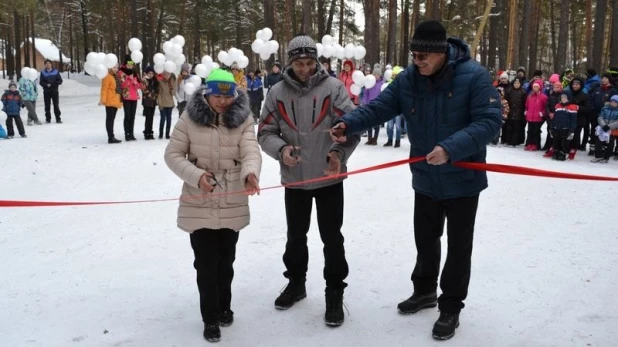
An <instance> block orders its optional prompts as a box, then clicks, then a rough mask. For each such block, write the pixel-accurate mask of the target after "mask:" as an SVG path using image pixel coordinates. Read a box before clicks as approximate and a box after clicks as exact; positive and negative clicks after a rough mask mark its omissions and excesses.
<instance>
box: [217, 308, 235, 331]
mask: <svg viewBox="0 0 618 347" xmlns="http://www.w3.org/2000/svg"><path fill="white" fill-rule="evenodd" d="M232 323H234V311H232V310H225V311H223V313H221V318H219V325H221V326H222V327H229V326H230V325H232Z"/></svg>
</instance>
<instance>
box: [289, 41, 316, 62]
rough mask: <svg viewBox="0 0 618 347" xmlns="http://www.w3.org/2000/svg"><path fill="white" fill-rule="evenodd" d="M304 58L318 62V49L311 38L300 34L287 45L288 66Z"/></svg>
mask: <svg viewBox="0 0 618 347" xmlns="http://www.w3.org/2000/svg"><path fill="white" fill-rule="evenodd" d="M304 58H313V59H315V60H318V48H317V46H316V45H315V41H313V39H312V38H311V37H309V36H307V35H302V34H301V35H298V36H296V37H294V38H293V39H292V40H291V41H290V44H289V45H288V64H291V63H292V62H293V61H294V60H296V59H304Z"/></svg>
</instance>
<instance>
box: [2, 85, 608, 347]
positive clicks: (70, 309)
mask: <svg viewBox="0 0 618 347" xmlns="http://www.w3.org/2000/svg"><path fill="white" fill-rule="evenodd" d="M85 83H86V84H87V86H84V85H81V84H77V83H75V82H71V83H67V84H66V86H65V87H64V90H63V91H61V108H62V111H63V120H64V121H65V124H63V125H56V124H51V125H43V126H35V127H27V129H26V131H27V133H28V139H14V140H10V141H0V151H1V152H2V162H3V165H2V167H1V168H0V176H1V177H3V179H4V185H3V186H2V188H1V189H2V190H1V191H2V194H0V199H24V200H25V199H28V200H34V199H40V200H72V201H80V200H81V201H86V200H134V199H157V198H170V197H177V196H178V194H179V192H180V185H181V183H180V180H179V179H178V178H177V177H176V176H174V175H173V174H172V173H171V172H170V171H169V169H168V168H167V167H166V165H165V163H164V162H163V158H162V155H163V151H164V148H165V145H166V141H165V140H155V141H148V142H147V141H144V140H142V138H143V137H142V136H137V137H138V141H136V142H132V143H124V142H123V143H122V144H119V145H113V146H112V145H108V144H107V143H106V136H105V127H104V110H103V109H102V108H100V107H97V106H96V104H97V101H98V95H97V92H98V86H97V81H86V82H85ZM4 85H6V81H0V87H3V86H4ZM75 93H78V94H79V95H78V96H69V94H75ZM41 101H42V100H41ZM38 110H39V117H40V118H42V119H44V116H43V113H42V102H40V103H39V105H38ZM157 114H158V112H157ZM22 118H23V119H24V121H25V119H26V116H25V114H22ZM173 119H174V121H175V120H176V119H177V115H176V114H175V113H174V115H173ZM155 120H156V121H155V124H156V125H158V116H156V119H155ZM2 121H3V122H4V120H2ZM136 123H137V125H136V131H135V133H136V134H137V135H141V131H142V130H143V118H142V117H141V107H139V108H138V116H137V122H136ZM116 133H117V134H118V136H120V135H121V134H122V111H121V112H119V116H118V117H117V120H116ZM385 141H386V140H385V131H384V130H382V135H381V138H380V140H379V142H380V144H383V143H384V142H385ZM403 144H404V145H403V147H402V148H399V149H394V148H383V147H381V145H380V146H378V147H367V146H362V145H361V146H359V149H358V150H357V152H356V153H355V154H354V155H353V157H352V159H351V162H350V167H351V169H358V168H362V167H366V166H369V165H374V164H379V163H383V162H386V161H391V160H398V159H403V158H405V157H406V156H407V152H408V149H409V145H408V142H407V140H405V141H403ZM581 154H582V153H581V152H580V153H579V154H578V155H579V157H578V158H576V160H575V161H574V162H566V163H558V162H553V161H548V160H546V159H543V158H541V155H540V153H527V152H524V151H523V150H522V149H510V148H490V149H489V158H488V159H489V161H490V162H495V163H504V164H514V165H523V166H530V167H536V168H543V169H549V170H560V171H570V172H577V173H588V174H597V175H609V176H618V162H610V163H609V164H607V165H604V166H603V165H592V164H590V163H589V162H588V159H589V158H588V157H587V156H581ZM262 177H263V178H262V186H270V185H273V184H276V183H278V181H279V175H278V166H277V164H276V163H275V162H274V160H272V159H271V158H268V157H265V158H264V168H263V173H262ZM410 179H411V176H410V173H409V170H408V168H407V167H406V166H402V167H397V168H394V169H389V170H385V171H380V172H374V173H369V174H365V175H360V176H355V177H352V178H350V179H349V180H347V181H346V184H345V187H346V188H345V189H346V200H347V201H346V215H345V223H344V235H345V236H346V252H347V256H348V261H349V264H350V276H349V277H348V279H347V282H348V283H349V287H348V289H347V290H346V293H345V303H346V305H347V308H348V309H349V313H350V314H349V315H346V322H345V324H344V325H343V326H342V327H340V328H337V329H331V328H328V327H326V326H325V325H324V323H323V319H322V316H323V310H324V294H323V293H324V291H323V290H324V281H323V279H322V265H323V257H322V250H321V242H320V239H319V236H318V233H317V229H316V225H315V219H314V225H312V230H311V231H310V235H309V243H310V257H311V258H310V259H311V260H310V270H309V273H308V281H307V290H308V297H307V299H305V300H303V301H301V302H300V303H298V304H297V305H296V306H294V307H293V308H292V309H290V310H288V311H284V312H280V311H277V310H275V308H274V306H273V301H274V299H275V297H276V296H277V295H278V293H279V290H280V289H281V288H282V287H283V286H284V284H285V283H286V282H285V279H284V278H283V276H282V275H281V273H282V272H283V270H284V268H283V264H282V261H281V256H282V253H283V249H284V244H285V220H284V208H283V191H281V190H276V191H267V192H264V193H263V194H262V196H260V197H256V198H252V200H251V208H252V217H253V218H252V219H253V222H252V224H251V226H250V227H248V228H247V229H246V230H244V231H243V232H242V234H241V237H240V240H239V244H238V250H237V260H236V263H235V269H236V278H235V280H234V287H233V294H234V299H233V302H232V305H233V307H232V309H233V310H234V311H235V312H236V315H235V318H236V320H235V322H234V325H232V326H231V327H229V328H224V329H223V331H222V333H223V339H222V342H221V343H220V345H222V346H289V345H295V346H299V347H300V346H403V345H407V346H409V345H412V346H434V345H435V346H438V345H451V346H480V345H482V346H612V345H615V341H616V340H617V339H618V330H617V329H616V327H617V326H618V300H617V299H616V297H615V292H616V288H618V231H617V229H618V228H616V226H615V219H616V213H617V212H616V211H617V210H616V196H617V193H618V183H607V182H580V181H570V180H555V179H544V178H531V177H521V176H510V175H502V174H490V188H489V189H488V190H487V191H485V192H484V193H483V194H482V195H481V202H480V210H479V215H478V219H477V231H476V235H475V245H474V253H473V269H472V281H471V285H470V294H469V297H468V299H467V300H466V305H467V307H466V308H465V309H464V311H463V312H462V315H461V326H460V327H459V329H457V334H456V336H455V337H454V339H453V340H451V341H449V342H446V343H437V342H434V341H433V340H432V339H431V334H430V331H431V327H432V325H433V323H434V321H435V320H436V319H437V317H438V312H437V310H435V309H430V310H425V311H422V312H421V313H418V314H416V315H412V316H401V315H399V314H398V313H397V311H396V304H397V303H398V302H399V301H400V300H402V299H404V298H406V297H408V296H409V295H410V294H411V291H412V287H411V282H410V272H411V271H412V268H413V266H414V259H415V256H416V252H415V248H414V239H413V234H412V225H411V223H412V211H413V199H412V197H413V192H412V189H411V188H410ZM176 208H177V203H176V202H163V203H151V204H136V205H114V206H94V207H67V208H24V209H1V210H0V264H2V265H1V274H2V276H0V321H1V322H2V324H0V341H2V342H1V343H0V345H2V346H11V347H17V346H46V347H47V346H50V347H51V346H69V345H72V346H89V347H90V346H138V347H142V346H201V345H207V342H205V341H204V340H203V338H202V336H201V330H202V323H201V319H200V316H199V308H198V296H197V288H196V284H195V274H194V270H193V268H192V251H191V247H190V244H189V238H188V236H187V235H186V234H185V233H183V232H182V231H180V230H178V229H177V228H176V226H175V219H176ZM443 241H444V242H443V245H444V248H443V254H445V253H446V244H445V241H446V239H444V240H443ZM443 260H444V259H443ZM106 332H107V333H106Z"/></svg>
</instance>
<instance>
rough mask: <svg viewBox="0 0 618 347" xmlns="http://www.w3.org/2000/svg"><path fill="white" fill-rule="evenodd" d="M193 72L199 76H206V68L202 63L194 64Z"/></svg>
mask: <svg viewBox="0 0 618 347" xmlns="http://www.w3.org/2000/svg"><path fill="white" fill-rule="evenodd" d="M195 74H196V75H198V76H199V77H201V78H206V76H208V68H207V67H206V65H204V64H197V65H196V66H195Z"/></svg>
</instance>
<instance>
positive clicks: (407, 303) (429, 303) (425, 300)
mask: <svg viewBox="0 0 618 347" xmlns="http://www.w3.org/2000/svg"><path fill="white" fill-rule="evenodd" d="M436 306H438V296H437V295H436V293H429V294H424V295H419V294H416V293H414V294H412V296H411V297H409V298H408V299H406V300H404V301H402V302H401V303H399V305H397V310H398V311H399V313H401V314H413V313H416V312H418V311H420V310H422V309H424V308H431V307H436Z"/></svg>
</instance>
